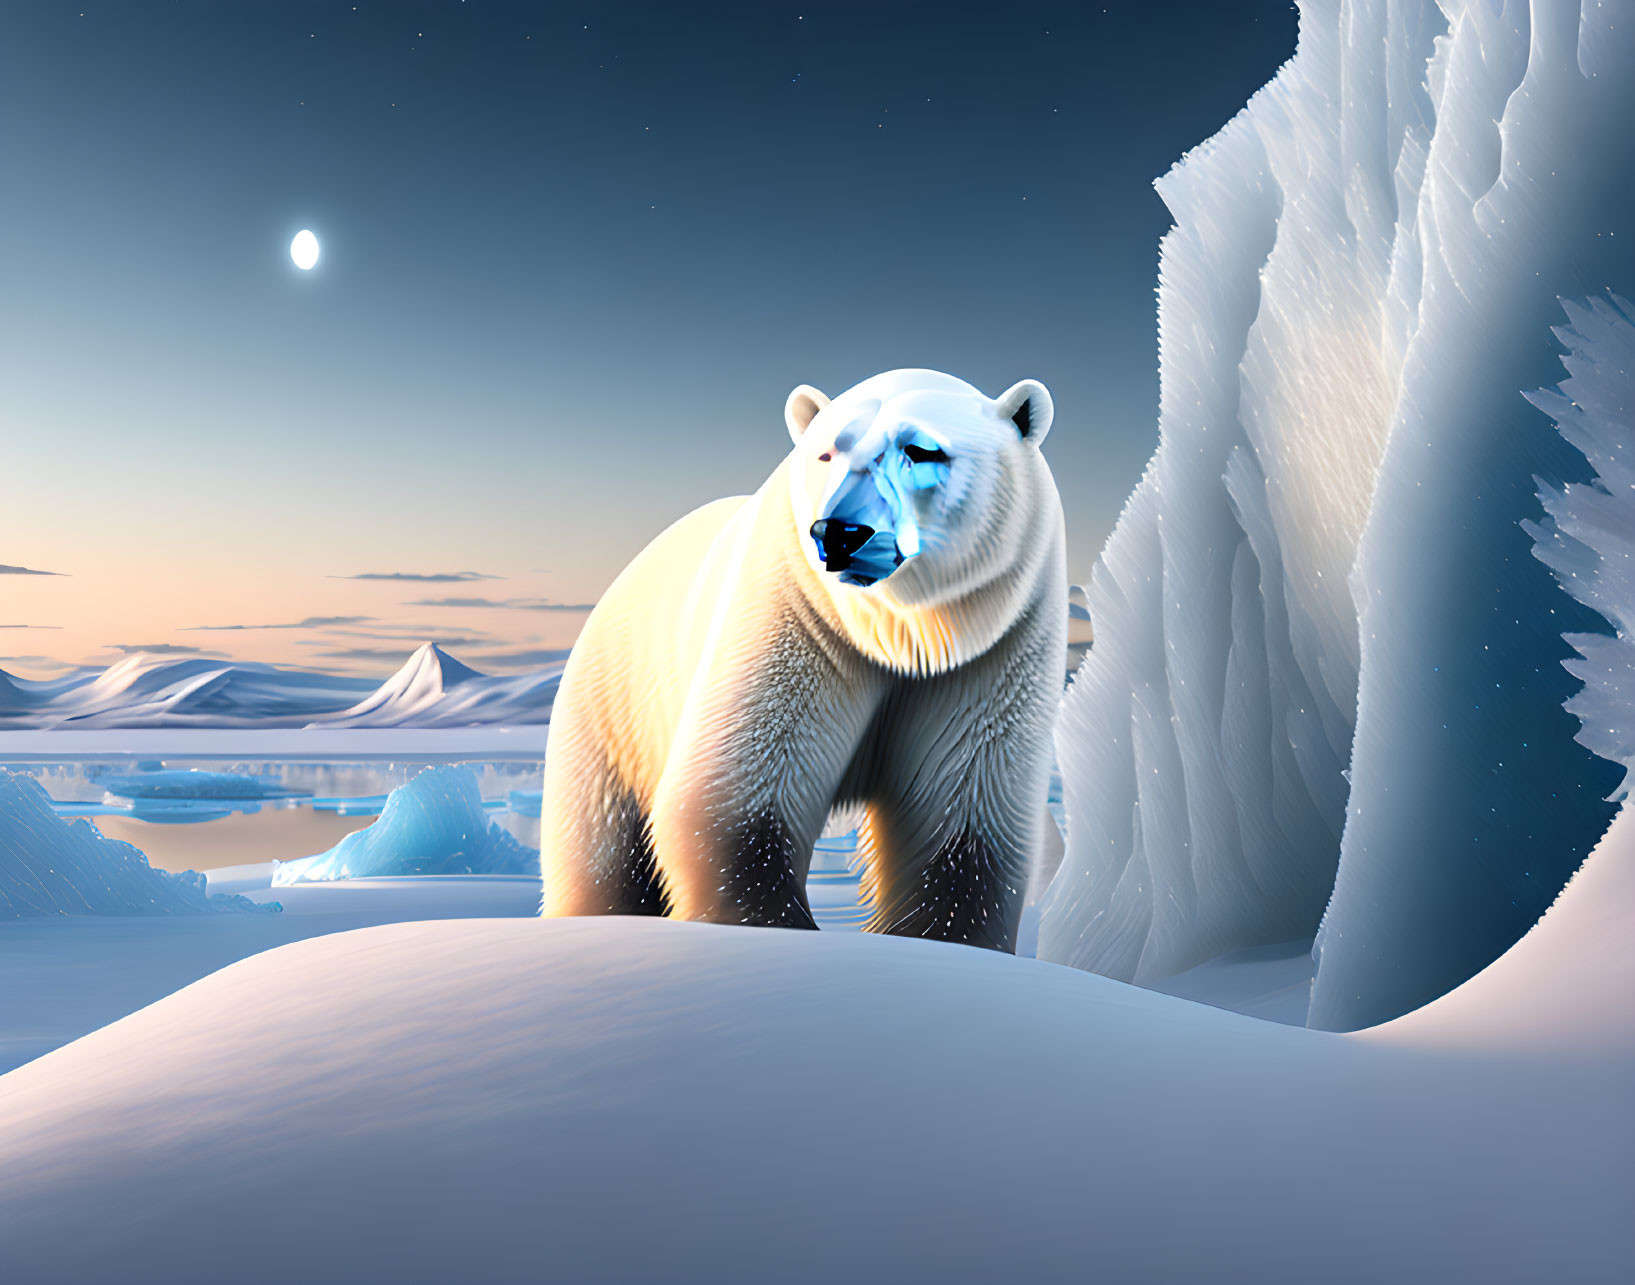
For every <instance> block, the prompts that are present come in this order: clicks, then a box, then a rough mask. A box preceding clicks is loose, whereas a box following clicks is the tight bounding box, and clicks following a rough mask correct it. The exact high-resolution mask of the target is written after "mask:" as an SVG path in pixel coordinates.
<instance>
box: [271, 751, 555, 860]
mask: <svg viewBox="0 0 1635 1285" xmlns="http://www.w3.org/2000/svg"><path fill="white" fill-rule="evenodd" d="M538 873H539V852H538V850H537V849H535V848H530V847H527V846H526V845H524V844H522V843H519V842H517V840H516V839H514V838H512V837H511V836H510V835H509V834H507V833H506V832H505V831H504V830H502V829H501V828H500V827H499V826H497V825H495V824H494V823H493V822H491V821H490V820H489V819H488V814H487V812H486V811H485V810H484V808H483V800H482V795H481V794H480V793H479V792H478V790H477V774H476V773H475V772H473V771H472V770H471V769H470V768H469V767H465V766H462V765H459V764H452V765H449V766H445V767H433V768H427V769H426V770H425V771H424V772H422V773H420V774H419V775H418V776H416V777H414V778H412V779H411V780H409V781H408V782H407V783H405V784H403V785H400V786H398V787H397V789H395V790H393V791H392V792H391V794H390V795H388V796H387V799H386V806H385V808H383V809H382V810H381V814H380V818H379V820H377V821H375V822H374V823H373V824H372V825H370V826H368V827H367V828H365V829H362V830H359V831H357V832H355V833H353V834H349V835H347V836H346V838H344V839H342V840H341V841H340V842H339V843H338V844H336V845H335V846H334V847H333V848H331V849H330V850H329V851H328V852H321V853H319V854H318V855H317V856H315V857H302V858H301V859H300V860H298V861H287V862H284V863H283V864H281V865H279V866H278V867H277V869H276V870H275V871H274V872H273V885H274V886H275V887H283V886H285V885H287V884H293V883H317V882H324V881H328V880H332V879H359V878H365V877H368V876H371V875H537V874H538Z"/></svg>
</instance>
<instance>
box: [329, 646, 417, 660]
mask: <svg viewBox="0 0 1635 1285" xmlns="http://www.w3.org/2000/svg"><path fill="white" fill-rule="evenodd" d="M414 653H415V649H414V648H413V647H407V648H403V647H398V648H393V647H347V648H344V649H343V650H341V651H323V652H319V653H318V654H319V655H320V656H327V657H329V658H330V659H332V660H389V661H392V662H394V663H397V664H401V663H402V662H403V661H405V660H407V659H408V658H409V657H410V656H412V655H414Z"/></svg>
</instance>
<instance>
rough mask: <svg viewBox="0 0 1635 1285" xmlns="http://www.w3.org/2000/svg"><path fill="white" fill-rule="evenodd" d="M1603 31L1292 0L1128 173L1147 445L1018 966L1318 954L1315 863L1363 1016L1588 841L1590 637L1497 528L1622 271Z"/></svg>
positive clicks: (1338, 999) (1389, 1)
mask: <svg viewBox="0 0 1635 1285" xmlns="http://www.w3.org/2000/svg"><path fill="white" fill-rule="evenodd" d="M1632 7H1635V6H1632V3H1631V0H1609V2H1608V3H1604V4H1601V3H1594V2H1593V0H1591V2H1590V3H1586V4H1585V5H1584V7H1583V10H1582V12H1580V7H1579V5H1577V4H1569V3H1561V2H1559V0H1540V2H1539V3H1536V4H1534V5H1532V6H1531V8H1529V6H1527V5H1525V4H1513V3H1512V4H1500V3H1496V2H1493V0H1483V2H1472V3H1454V2H1453V0H1445V2H1444V3H1441V4H1437V3H1432V2H1430V0H1424V2H1416V0H1372V2H1371V0H1357V2H1356V3H1347V4H1341V3H1339V2H1338V0H1308V2H1307V3H1303V4H1302V5H1301V31H1300V43H1299V50H1298V53H1297V54H1296V56H1295V58H1294V59H1293V60H1292V61H1291V62H1290V63H1289V64H1288V65H1286V66H1285V67H1284V68H1283V69H1282V71H1280V72H1279V74H1278V76H1277V77H1276V78H1275V79H1274V80H1273V81H1272V82H1271V83H1270V84H1269V85H1268V86H1267V87H1266V88H1265V89H1263V90H1262V91H1261V92H1260V93H1258V94H1257V95H1256V96H1255V97H1254V99H1253V100H1252V101H1251V103H1250V104H1249V106H1248V108H1247V109H1246V110H1245V111H1244V112H1242V113H1240V114H1239V116H1238V117H1237V118H1236V119H1234V120H1233V121H1232V122H1230V123H1229V124H1228V125H1227V126H1226V128H1225V129H1223V130H1222V131H1221V132H1220V133H1219V134H1218V135H1216V136H1215V137H1214V138H1213V139H1211V140H1209V142H1207V143H1205V144H1204V145H1202V146H1201V147H1199V148H1198V149H1196V150H1195V151H1194V152H1192V153H1191V154H1189V155H1188V156H1187V157H1186V158H1185V159H1184V160H1183V161H1182V162H1181V164H1180V165H1178V166H1177V167H1176V169H1175V170H1173V171H1172V172H1171V173H1170V174H1169V175H1167V176H1166V177H1165V178H1164V179H1163V180H1161V181H1160V183H1159V185H1158V186H1159V191H1160V194H1161V195H1162V196H1163V197H1164V199H1165V201H1166V202H1167V204H1168V205H1169V207H1170V209H1171V211H1172V212H1173V214H1174V216H1175V219H1176V227H1175V228H1174V230H1173V231H1172V232H1171V233H1170V234H1169V235H1168V236H1167V237H1166V238H1165V241H1164V245H1163V253H1162V262H1161V268H1160V285H1159V339H1160V371H1161V388H1162V399H1161V412H1160V445H1159V448H1158V451H1157V453H1156V455H1155V456H1154V458H1153V460H1152V462H1151V463H1150V464H1149V466H1148V470H1147V473H1146V475H1145V476H1144V477H1143V479H1142V481H1141V484H1140V485H1139V486H1138V488H1137V489H1136V491H1135V493H1134V494H1133V495H1132V496H1131V499H1130V501H1129V503H1128V505H1127V506H1126V509H1125V512H1124V513H1123V515H1122V516H1121V518H1120V521H1119V524H1118V526H1117V528H1116V529H1115V531H1114V533H1113V536H1112V538H1111V539H1110V541H1109V543H1108V545H1107V547H1106V549H1105V550H1104V552H1103V555H1102V558H1101V560H1100V561H1099V563H1098V564H1097V566H1096V567H1095V569H1094V572H1093V574H1092V576H1091V582H1090V589H1089V592H1090V599H1091V615H1092V617H1093V618H1094V620H1095V626H1096V646H1095V648H1094V650H1093V651H1092V652H1091V654H1090V656H1089V658H1088V660H1087V661H1086V663H1085V665H1084V668H1083V669H1082V670H1081V672H1080V674H1079V676H1078V678H1077V679H1076V681H1075V682H1074V683H1073V685H1072V687H1071V688H1070V689H1069V691H1068V693H1067V696H1066V699H1065V702H1064V706H1063V711H1062V718H1061V721H1060V725H1059V729H1058V734H1057V751H1058V756H1059V759H1060V761H1061V764H1062V769H1063V776H1064V782H1065V802H1066V809H1067V813H1068V818H1069V826H1068V852H1067V856H1066V859H1065V860H1064V862H1063V865H1062V868H1061V870H1060V872H1059V873H1058V875H1057V878H1056V879H1055V881H1054V882H1053V883H1052V885H1051V888H1050V890H1049V892H1048V894H1047V896H1046V899H1045V904H1044V909H1043V919H1042V923H1041V931H1040V955H1041V957H1043V958H1048V959H1053V960H1057V961H1059V962H1064V963H1070V964H1075V965H1078V966H1080V967H1084V968H1089V969H1092V970H1094V971H1097V972H1103V973H1107V974H1109V975H1112V976H1116V977H1123V978H1127V979H1132V980H1136V981H1151V980H1157V979H1159V978H1161V977H1164V976H1167V975H1171V974H1173V973H1175V972H1178V971H1181V970H1182V969H1184V968H1187V967H1189V966H1191V965H1193V964H1196V963H1199V962H1201V961H1202V960H1204V959H1207V958H1209V957H1211V956H1213V955H1216V954H1219V953H1221V952H1222V951H1226V950H1231V949H1237V948H1243V947H1249V946H1255V945H1261V944H1269V943H1272V942H1277V941H1286V940H1289V939H1291V938H1296V937H1301V936H1309V935H1311V934H1312V933H1313V932H1314V931H1315V930H1316V929H1317V927H1318V924H1319V920H1320V919H1322V918H1323V916H1324V906H1325V901H1327V900H1328V899H1329V895H1330V889H1331V888H1332V887H1334V885H1335V879H1336V874H1337V873H1338V879H1339V885H1338V887H1337V888H1335V890H1334V896H1333V902H1332V904H1331V905H1330V906H1329V909H1328V912H1327V916H1326V921H1325V922H1326V929H1325V933H1324V939H1323V950H1322V955H1321V960H1320V967H1319V971H1318V980H1317V983H1316V994H1317V1000H1316V1002H1315V1004H1314V1013H1313V1015H1314V1020H1316V1021H1317V1023H1318V1024H1321V1025H1330V1026H1351V1025H1361V1024H1365V1023H1367V1022H1369V1021H1373V1020H1378V1019H1380V1018H1383V1017H1388V1016H1391V1015H1393V1014H1394V1013H1396V1012H1401V1011H1404V1010H1405V1009H1406V1008H1409V1007H1412V1006H1413V1005H1415V1004H1417V1003H1420V1002H1423V1000H1424V999H1428V998H1430V997H1431V996H1432V995H1434V994H1439V993H1441V992H1442V991H1445V990H1447V989H1449V988H1450V987H1451V986H1453V985H1455V984H1457V983H1458V982H1459V981H1461V980H1463V978H1464V977H1466V976H1469V975H1470V974H1471V973H1472V972H1474V971H1476V969H1478V968H1480V967H1481V966H1482V965H1483V964H1485V963H1487V962H1488V961H1489V960H1491V959H1492V958H1493V957H1494V956H1495V955H1496V954H1497V953H1499V951H1501V950H1503V949H1504V947H1505V946H1506V945H1508V944H1509V943H1510V942H1512V941H1514V940H1515V939H1516V937H1518V936H1520V934H1521V933H1522V932H1523V931H1525V929H1526V927H1527V926H1528V925H1529V924H1530V923H1531V922H1533V920H1535V919H1536V918H1537V917H1538V914H1539V913H1540V912H1541V911H1542V910H1543V908H1544V906H1545V905H1547V904H1548V903H1549V900H1550V898H1551V897H1552V896H1553V895H1554V894H1555V892H1556V891H1557V890H1558V889H1559V888H1560V887H1561V885H1562V883H1563V882H1564V881H1565V879H1566V877H1567V875H1568V874H1570V872H1571V870H1572V869H1573V868H1574V867H1575V866H1576V864H1577V862H1578V861H1579V860H1580V859H1581V858H1582V856H1583V854H1584V853H1585V852H1586V851H1587V850H1588V848H1589V846H1590V844H1591V843H1593V841H1594V840H1595V838H1596V837H1597V836H1598V835H1599V833H1600V832H1601V830H1602V829H1604V828H1605V824H1606V821H1607V819H1608V816H1609V812H1608V809H1607V808H1606V807H1605V806H1604V805H1603V804H1602V803H1601V802H1600V799H1601V796H1602V795H1604V794H1605V792H1606V789H1607V788H1609V787H1608V783H1607V780H1606V772H1605V771H1604V770H1603V769H1602V767H1600V766H1598V765H1597V764H1596V762H1595V761H1594V760H1593V759H1592V758H1591V757H1590V756H1589V755H1588V753H1587V752H1585V751H1584V750H1582V749H1581V748H1580V747H1578V746H1576V745H1575V744H1574V743H1573V742H1572V739H1571V734H1572V731H1573V728H1572V726H1571V720H1570V719H1569V718H1567V716H1566V715H1565V714H1564V713H1563V711H1562V710H1561V708H1560V706H1561V702H1562V701H1563V700H1564V699H1565V698H1566V696H1567V695H1568V690H1567V689H1568V685H1569V684H1570V682H1571V679H1570V677H1569V676H1568V675H1567V674H1566V673H1565V672H1564V671H1563V670H1562V669H1561V668H1560V666H1559V664H1558V663H1557V662H1558V660H1559V659H1560V658H1561V656H1562V655H1563V654H1565V648H1564V646H1563V644H1562V643H1561V642H1560V637H1559V635H1560V632H1561V630H1562V628H1563V627H1567V628H1574V627H1582V626H1583V625H1584V623H1585V622H1586V621H1587V619H1588V617H1587V616H1586V615H1585V613H1583V612H1582V610H1581V609H1577V608H1575V606H1574V604H1573V603H1572V602H1571V601H1570V600H1569V599H1568V598H1567V596H1566V595H1565V594H1563V593H1562V592H1561V591H1560V590H1559V589H1558V588H1557V587H1556V586H1555V585H1554V584H1553V583H1552V581H1551V578H1550V576H1549V575H1548V572H1547V571H1546V569H1545V568H1544V567H1542V566H1541V565H1540V564H1539V563H1538V562H1537V561H1536V560H1534V559H1532V558H1531V557H1529V556H1527V553H1526V545H1527V537H1526V535H1525V533H1524V532H1523V531H1522V529H1521V527H1520V525H1519V523H1520V522H1521V520H1523V519H1525V518H1527V517H1529V516H1530V515H1534V514H1536V513H1537V502H1536V500H1534V499H1533V497H1532V494H1531V492H1532V489H1533V482H1532V477H1533V475H1534V474H1535V473H1537V474H1540V475H1542V476H1543V477H1545V478H1547V479H1561V478H1568V477H1572V476H1575V475H1581V473H1582V469H1583V464H1582V461H1581V460H1578V461H1575V460H1574V459H1573V457H1572V452H1571V451H1570V450H1569V449H1567V448H1566V446H1565V444H1564V443H1562V442H1561V441H1560V440H1559V438H1557V437H1556V436H1555V435H1553V434H1551V433H1549V432H1547V431H1541V427H1542V426H1541V425H1540V424H1539V423H1538V422H1537V419H1538V417H1537V415H1536V413H1535V412H1533V411H1532V410H1530V408H1529V407H1528V406H1527V405H1526V403H1525V402H1524V401H1523V400H1522V398H1521V397H1520V396H1519V391H1518V390H1519V389H1521V388H1524V387H1528V386H1537V385H1538V384H1540V383H1545V382H1548V380H1549V377H1548V376H1547V375H1545V374H1544V373H1543V371H1544V369H1545V368H1546V367H1547V366H1548V365H1549V363H1551V362H1553V361H1554V356H1553V352H1552V350H1551V346H1550V345H1548V344H1547V342H1545V341H1546V340H1547V338H1548V323H1549V321H1550V320H1553V319H1554V316H1555V315H1558V313H1557V312H1556V304H1555V301H1554V300H1555V295H1556V294H1564V293H1579V294H1582V293H1587V292H1588V290H1589V289H1591V288H1594V289H1600V288H1604V287H1605V286H1606V285H1607V284H1610V283H1612V282H1614V281H1617V280H1620V279H1622V280H1630V279H1631V276H1630V269H1631V266H1632V265H1631V254H1630V252H1631V251H1635V228H1631V227H1630V226H1629V224H1630V211H1631V210H1632V208H1635V203H1632V202H1631V201H1630V200H1629V199H1628V196H1629V193H1628V192H1627V190H1626V191H1623V192H1622V193H1621V194H1620V191H1619V190H1618V189H1619V187H1620V185H1622V187H1623V188H1625V189H1627V187H1628V185H1629V183H1630V175H1631V169H1632V166H1631V159H1632V157H1631V146H1632V145H1631V141H1630V131H1629V129H1628V122H1629V121H1630V120H1631V119H1632V118H1635V113H1632V110H1631V109H1632V106H1635V104H1632V101H1631V98H1632V85H1635V57H1632V54H1635V49H1632V44H1631V33H1635V12H1631V9H1632ZM1586 283H1589V284H1586ZM1575 470H1577V472H1576V473H1575ZM1359 608H1360V611H1359ZM1522 742H1525V743H1526V744H1525V747H1522ZM1501 746H1502V750H1501V751H1500V752H1497V753H1496V752H1495V751H1496V750H1500V747H1501ZM1513 750H1514V752H1512V751H1513ZM1348 763H1349V767H1350V782H1353V783H1354V788H1351V786H1350V784H1349V783H1348V779H1347V767H1348ZM1342 832H1344V835H1345V839H1344V844H1343V848H1342V843H1341V834H1342ZM1545 846H1548V847H1549V849H1550V851H1549V852H1548V853H1544V852H1542V851H1541V848H1543V847H1545Z"/></svg>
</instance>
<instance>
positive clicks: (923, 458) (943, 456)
mask: <svg viewBox="0 0 1635 1285" xmlns="http://www.w3.org/2000/svg"><path fill="white" fill-rule="evenodd" d="M903 454H904V455H906V456H908V462H909V463H910V464H946V463H948V452H947V451H945V450H942V449H940V448H939V447H935V446H916V445H914V443H913V442H910V443H909V444H908V445H907V446H905V447H903Z"/></svg>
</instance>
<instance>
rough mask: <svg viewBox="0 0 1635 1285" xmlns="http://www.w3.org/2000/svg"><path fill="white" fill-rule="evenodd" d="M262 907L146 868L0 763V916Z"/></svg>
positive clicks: (195, 880) (131, 851) (187, 876)
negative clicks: (64, 814)
mask: <svg viewBox="0 0 1635 1285" xmlns="http://www.w3.org/2000/svg"><path fill="white" fill-rule="evenodd" d="M271 908H272V909H276V907H271ZM265 909H268V907H263V906H258V905H256V904H254V903H253V902H251V901H248V900H247V899H245V898H243V897H228V896H211V895H210V894H209V893H208V892H206V890H205V878H204V876H203V875H201V874H195V873H194V872H192V871H188V872H186V873H183V874H167V873H166V872H165V871H163V870H155V869H153V868H152V867H151V866H149V865H148V859H147V858H146V857H144V856H143V855H142V854H141V853H140V852H138V851H137V850H136V849H135V848H133V847H131V845H130V844H128V843H118V842H116V841H114V840H113V839H108V838H105V837H104V836H103V835H102V834H101V833H100V832H98V830H97V829H96V827H95V826H93V825H91V824H90V822H88V821H84V820H75V821H64V820H63V819H62V818H60V817H59V816H57V814H56V813H55V812H53V811H52V810H51V800H50V798H49V797H48V796H47V794H46V792H45V790H44V789H43V788H41V786H40V783H39V782H38V781H36V780H34V779H33V778H32V777H28V776H22V775H19V774H17V773H13V772H6V771H3V770H0V920H6V919H32V918H36V917H39V916H44V915H188V914H220V913H230V912H235V911H260V910H265ZM9 984H11V983H9V982H8V985H9Z"/></svg>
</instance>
